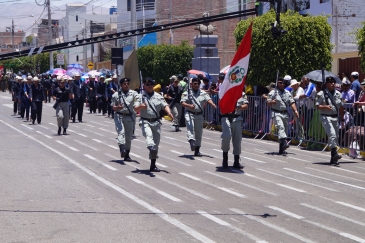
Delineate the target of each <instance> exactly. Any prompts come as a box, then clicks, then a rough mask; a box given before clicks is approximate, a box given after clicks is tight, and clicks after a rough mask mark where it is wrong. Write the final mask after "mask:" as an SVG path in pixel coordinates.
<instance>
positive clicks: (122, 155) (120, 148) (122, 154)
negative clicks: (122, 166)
mask: <svg viewBox="0 0 365 243" xmlns="http://www.w3.org/2000/svg"><path fill="white" fill-rule="evenodd" d="M119 152H120V157H121V158H123V157H124V156H125V153H126V151H125V150H124V144H119Z"/></svg>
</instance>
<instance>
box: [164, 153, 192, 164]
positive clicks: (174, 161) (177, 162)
mask: <svg viewBox="0 0 365 243" xmlns="http://www.w3.org/2000/svg"><path fill="white" fill-rule="evenodd" d="M158 156H159V157H161V158H165V159H168V160H171V161H174V162H176V163H179V164H182V165H185V166H192V165H190V164H187V163H184V162H181V161H178V160H176V159H172V158H169V157H167V156H163V155H158Z"/></svg>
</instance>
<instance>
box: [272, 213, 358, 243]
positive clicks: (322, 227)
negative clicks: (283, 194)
mask: <svg viewBox="0 0 365 243" xmlns="http://www.w3.org/2000/svg"><path fill="white" fill-rule="evenodd" d="M271 209H274V210H277V211H279V212H282V213H285V214H286V215H288V216H291V217H293V218H296V219H299V220H302V221H304V222H307V223H309V224H312V225H315V226H317V227H319V228H321V229H325V230H328V231H331V232H332V233H336V234H339V235H341V236H343V237H345V238H348V239H351V240H354V241H357V242H362V243H363V242H365V239H361V238H360V237H357V236H355V235H352V234H349V233H346V232H341V231H339V230H337V229H334V228H331V227H328V226H326V225H323V224H320V223H317V222H314V221H311V220H308V219H305V218H304V217H302V216H299V215H296V214H293V213H290V212H288V211H286V210H284V209H281V208H277V207H272V208H271ZM295 215H296V217H294V216H295ZM298 216H299V217H301V218H298Z"/></svg>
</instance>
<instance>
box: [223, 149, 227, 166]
mask: <svg viewBox="0 0 365 243" xmlns="http://www.w3.org/2000/svg"><path fill="white" fill-rule="evenodd" d="M222 167H223V168H228V152H223V161H222Z"/></svg>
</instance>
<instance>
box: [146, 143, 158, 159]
mask: <svg viewBox="0 0 365 243" xmlns="http://www.w3.org/2000/svg"><path fill="white" fill-rule="evenodd" d="M148 150H149V151H150V157H151V158H150V159H151V160H156V158H157V149H156V148H155V146H149V147H148Z"/></svg>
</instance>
